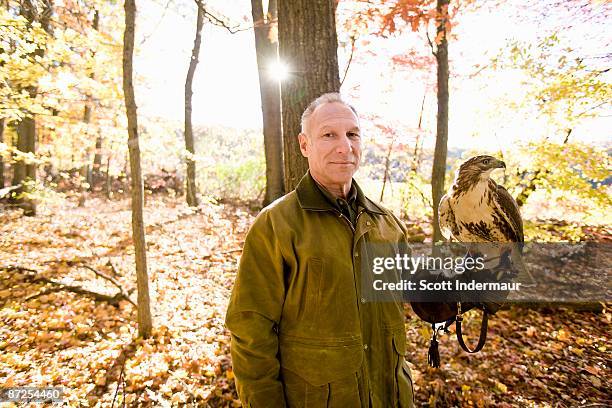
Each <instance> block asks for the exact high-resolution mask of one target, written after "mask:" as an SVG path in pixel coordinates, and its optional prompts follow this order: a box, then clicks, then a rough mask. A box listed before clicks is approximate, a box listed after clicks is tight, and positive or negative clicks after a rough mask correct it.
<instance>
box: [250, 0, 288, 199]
mask: <svg viewBox="0 0 612 408" xmlns="http://www.w3.org/2000/svg"><path fill="white" fill-rule="evenodd" d="M276 7H277V6H276V0H271V1H270V2H269V3H268V13H267V16H266V18H264V15H263V6H262V0H251V12H252V14H253V24H254V29H253V31H254V32H255V49H256V52H257V70H258V73H259V93H260V96H261V111H262V117H263V134H264V150H265V154H266V194H265V196H264V200H263V205H264V206H266V205H268V204H270V203H271V202H272V201H274V200H276V199H277V198H279V197H281V196H282V195H283V193H284V181H283V178H284V177H283V174H284V170H283V129H282V126H281V107H280V103H281V102H280V85H279V80H278V79H277V78H272V76H271V75H270V71H269V66H270V64H271V63H272V62H273V61H278V45H277V43H275V42H274V41H273V39H272V38H270V37H271V35H272V28H273V25H274V20H275V19H276V15H277V13H276Z"/></svg>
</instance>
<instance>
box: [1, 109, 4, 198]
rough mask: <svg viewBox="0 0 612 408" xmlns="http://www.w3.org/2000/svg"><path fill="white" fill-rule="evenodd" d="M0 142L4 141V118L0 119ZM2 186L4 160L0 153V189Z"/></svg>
mask: <svg viewBox="0 0 612 408" xmlns="http://www.w3.org/2000/svg"><path fill="white" fill-rule="evenodd" d="M0 143H4V119H0ZM3 187H4V160H2V156H1V155H0V189H1V188H3Z"/></svg>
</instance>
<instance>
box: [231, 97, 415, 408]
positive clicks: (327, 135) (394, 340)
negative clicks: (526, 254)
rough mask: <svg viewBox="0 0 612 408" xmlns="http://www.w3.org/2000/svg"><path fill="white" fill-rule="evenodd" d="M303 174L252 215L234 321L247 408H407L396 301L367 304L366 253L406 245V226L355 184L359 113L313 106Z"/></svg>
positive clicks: (331, 103) (306, 120)
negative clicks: (363, 284) (374, 247)
mask: <svg viewBox="0 0 612 408" xmlns="http://www.w3.org/2000/svg"><path fill="white" fill-rule="evenodd" d="M299 143H300V149H301V151H302V154H303V155H304V156H305V157H307V158H308V167H309V171H308V173H307V174H306V175H305V176H304V177H303V178H302V180H301V181H300V183H299V184H298V186H297V187H296V189H295V190H294V191H292V192H291V193H289V194H287V195H286V196H284V197H282V198H280V199H279V200H277V201H275V202H274V203H272V204H271V205H270V206H268V207H266V208H265V209H263V210H262V212H261V213H260V214H259V215H258V216H257V218H256V219H255V222H254V223H253V226H252V227H251V229H250V230H249V233H248V234H247V238H246V241H245V244H244V252H243V254H242V258H241V260H240V267H239V270H238V276H237V279H236V284H235V286H234V290H233V292H232V296H231V299H230V304H229V308H228V311H227V317H226V324H227V327H228V329H229V330H230V332H231V337H232V341H231V353H232V361H233V366H234V374H235V377H236V384H237V388H238V394H239V396H240V399H241V400H242V402H243V405H244V406H246V407H255V408H259V407H285V406H287V407H340V408H347V407H385V408H386V407H411V406H412V404H413V398H412V393H413V390H412V381H411V379H410V374H409V369H408V366H407V364H406V362H405V359H404V354H405V352H406V335H405V328H404V316H403V308H402V305H401V304H400V303H397V302H395V303H393V302H391V303H389V302H387V303H382V302H380V303H375V302H367V301H366V299H365V298H364V294H363V293H362V287H361V284H360V282H361V275H362V271H361V262H365V261H366V260H365V258H367V257H368V256H369V254H368V253H367V252H368V246H367V244H368V243H370V242H372V243H380V242H389V243H392V244H393V245H394V243H398V242H405V231H404V229H403V227H402V226H401V224H400V222H399V221H398V220H397V219H396V218H395V217H394V216H393V215H392V214H391V213H390V212H389V211H387V210H385V209H383V208H382V207H380V206H378V205H376V204H374V203H373V202H372V201H370V200H369V199H368V198H367V197H365V196H364V194H363V192H362V191H361V189H360V188H359V186H358V185H357V184H356V183H355V181H354V180H353V178H352V177H353V174H354V173H355V171H356V170H357V169H358V167H359V162H360V159H361V129H360V125H359V118H358V117H357V114H356V111H355V109H354V108H352V107H351V106H349V105H348V104H347V103H346V102H344V101H343V100H342V99H341V97H340V95H339V94H336V93H331V94H325V95H322V96H321V97H319V98H317V99H316V100H314V101H313V102H312V103H311V104H310V105H309V106H308V107H307V108H306V110H305V112H304V114H303V115H302V133H301V134H300V135H299Z"/></svg>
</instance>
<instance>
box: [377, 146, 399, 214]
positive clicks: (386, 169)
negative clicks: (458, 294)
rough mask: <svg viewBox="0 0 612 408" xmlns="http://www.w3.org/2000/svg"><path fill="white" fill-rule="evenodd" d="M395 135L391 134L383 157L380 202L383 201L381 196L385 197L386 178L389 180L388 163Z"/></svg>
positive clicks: (389, 162)
mask: <svg viewBox="0 0 612 408" xmlns="http://www.w3.org/2000/svg"><path fill="white" fill-rule="evenodd" d="M396 138H397V136H393V139H391V143H389V150H387V157H385V173H384V174H383V185H382V188H381V190H380V200H379V201H380V202H381V203H382V202H383V198H384V197H385V186H386V185H387V180H389V165H390V164H391V152H392V151H393V144H395V139H396Z"/></svg>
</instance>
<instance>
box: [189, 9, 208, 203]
mask: <svg viewBox="0 0 612 408" xmlns="http://www.w3.org/2000/svg"><path fill="white" fill-rule="evenodd" d="M196 5H197V7H198V16H197V18H196V32H195V39H194V41H193V50H192V51H191V60H190V61H189V69H188V70H187V79H186V80H185V148H186V149H187V151H188V152H189V157H187V190H186V194H185V195H186V196H187V205H189V206H190V207H197V206H198V196H197V188H196V164H195V160H194V155H195V147H194V143H193V125H192V123H191V110H192V103H191V102H192V99H193V89H192V86H193V76H194V75H195V70H196V68H197V66H198V62H199V61H198V57H199V55H200V46H201V45H202V26H203V25H204V9H203V7H204V6H203V4H201V3H200V2H199V1H196Z"/></svg>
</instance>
